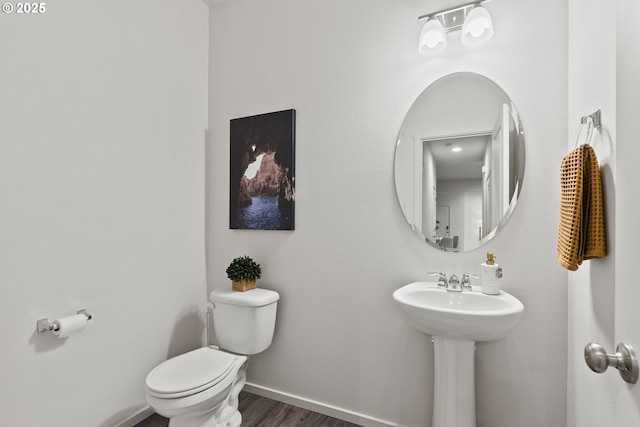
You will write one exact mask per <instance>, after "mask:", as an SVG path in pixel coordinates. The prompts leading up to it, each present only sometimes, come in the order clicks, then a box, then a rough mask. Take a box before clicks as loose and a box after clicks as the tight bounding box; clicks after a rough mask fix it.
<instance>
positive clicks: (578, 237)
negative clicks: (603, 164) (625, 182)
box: [556, 144, 607, 271]
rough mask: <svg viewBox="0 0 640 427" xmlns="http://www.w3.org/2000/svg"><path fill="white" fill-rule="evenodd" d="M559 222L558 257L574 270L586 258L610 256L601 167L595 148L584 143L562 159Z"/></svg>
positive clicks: (563, 264)
mask: <svg viewBox="0 0 640 427" xmlns="http://www.w3.org/2000/svg"><path fill="white" fill-rule="evenodd" d="M560 185H561V194H560V196H561V198H560V224H559V226H558V247H557V249H556V256H557V258H558V262H559V263H560V265H561V266H563V267H564V268H566V269H567V270H571V271H575V270H577V269H578V266H579V265H580V264H582V261H583V260H585V259H591V258H602V257H604V256H606V255H607V251H606V244H605V233H604V206H603V202H602V183H601V181H600V168H599V166H598V159H597V157H596V153H595V151H593V148H592V147H591V146H590V145H588V144H584V145H581V146H580V147H578V148H576V149H575V150H573V151H572V152H570V153H569V154H567V156H566V157H565V158H564V159H563V160H562V166H561V167H560Z"/></svg>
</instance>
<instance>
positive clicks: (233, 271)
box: [227, 255, 262, 292]
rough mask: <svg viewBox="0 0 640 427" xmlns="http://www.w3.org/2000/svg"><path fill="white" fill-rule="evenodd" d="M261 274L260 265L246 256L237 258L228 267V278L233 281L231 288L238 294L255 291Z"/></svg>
mask: <svg viewBox="0 0 640 427" xmlns="http://www.w3.org/2000/svg"><path fill="white" fill-rule="evenodd" d="M261 274H262V269H261V268H260V264H258V263H256V262H255V261H254V260H253V259H251V258H250V257H248V256H246V255H244V256H241V257H238V258H235V259H234V260H233V261H231V264H229V267H227V277H228V278H229V279H231V287H232V288H233V290H234V291H238V292H244V291H248V290H251V289H255V287H256V280H257V279H259V278H260V275H261Z"/></svg>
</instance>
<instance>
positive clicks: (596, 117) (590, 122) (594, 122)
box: [574, 110, 602, 147]
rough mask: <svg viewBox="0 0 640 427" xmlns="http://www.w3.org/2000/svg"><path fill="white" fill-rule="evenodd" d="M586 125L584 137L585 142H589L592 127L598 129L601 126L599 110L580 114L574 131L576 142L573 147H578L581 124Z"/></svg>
mask: <svg viewBox="0 0 640 427" xmlns="http://www.w3.org/2000/svg"><path fill="white" fill-rule="evenodd" d="M585 124H586V125H587V137H586V138H585V140H584V141H585V142H584V143H585V144H591V137H592V136H593V130H594V129H600V128H601V127H602V113H601V111H600V110H598V111H596V112H595V113H593V114H589V115H588V116H582V118H581V119H580V125H579V126H578V130H577V132H576V142H575V144H574V147H578V145H579V144H580V134H581V133H582V126H583V125H585Z"/></svg>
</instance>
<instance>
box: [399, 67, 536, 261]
mask: <svg viewBox="0 0 640 427" xmlns="http://www.w3.org/2000/svg"><path fill="white" fill-rule="evenodd" d="M524 159H525V147H524V131H523V129H522V125H521V123H520V120H519V118H518V114H517V112H516V109H515V107H514V105H513V103H512V102H511V100H510V99H509V97H508V96H507V95H506V94H505V93H504V91H503V90H502V89H501V88H500V87H499V86H497V85H496V84H495V83H494V82H492V81H491V80H489V79H487V78H486V77H483V76H480V75H478V74H473V73H455V74H451V75H448V76H445V77H443V78H441V79H439V80H437V81H436V82H434V83H433V84H431V85H430V86H429V87H428V88H427V89H426V90H425V91H424V92H423V93H422V94H421V95H420V96H419V97H418V99H417V100H416V101H415V103H414V104H413V106H412V107H411V109H410V110H409V112H408V113H407V116H406V118H405V120H404V122H403V124H402V128H401V130H400V134H399V136H398V141H397V145H396V154H395V165H394V171H395V182H396V192H397V195H398V201H399V202H400V206H401V208H402V211H403V213H404V215H405V218H406V219H407V221H408V222H409V224H410V225H411V227H412V228H413V229H414V231H415V232H416V233H417V234H418V235H419V236H420V237H421V238H423V239H424V240H426V241H427V242H429V243H430V244H431V245H433V246H434V247H437V248H439V249H441V250H444V251H451V252H463V251H468V250H472V249H475V248H477V247H478V246H480V245H482V244H484V243H486V242H487V241H489V240H490V239H491V238H493V236H495V234H496V233H497V232H498V231H499V230H500V229H501V228H502V226H503V225H504V224H505V222H506V221H507V219H508V218H509V216H510V214H511V212H512V211H513V209H514V207H515V204H516V201H517V197H518V195H519V193H520V191H521V189H522V178H523V176H524V163H525V161H524Z"/></svg>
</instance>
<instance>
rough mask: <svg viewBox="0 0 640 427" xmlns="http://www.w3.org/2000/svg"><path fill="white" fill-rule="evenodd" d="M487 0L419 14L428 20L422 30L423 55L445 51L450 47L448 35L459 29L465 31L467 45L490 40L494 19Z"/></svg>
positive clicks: (477, 0) (463, 38) (464, 41)
mask: <svg viewBox="0 0 640 427" xmlns="http://www.w3.org/2000/svg"><path fill="white" fill-rule="evenodd" d="M487 1H489V0H476V1H473V2H469V3H465V4H463V5H460V6H456V7H454V8H450V9H444V10H439V11H437V12H432V13H428V14H426V15H422V16H420V17H418V20H423V19H426V20H427V22H426V23H425V24H424V27H423V28H422V31H421V32H420V38H419V40H418V52H420V53H421V54H422V55H427V54H434V53H439V52H442V51H443V50H444V49H445V48H446V47H447V37H446V34H447V33H450V32H452V31H457V30H462V37H461V42H462V44H464V45H466V46H474V45H478V44H481V43H484V42H486V41H487V40H489V39H490V38H491V37H492V36H493V22H492V20H491V15H489V12H488V11H487V9H485V8H484V7H483V6H482V4H483V3H486V2H487Z"/></svg>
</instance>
